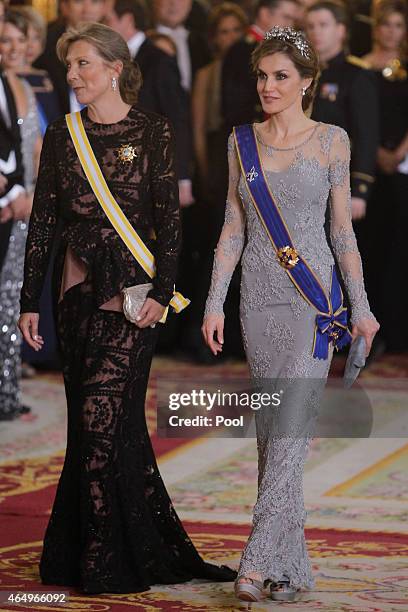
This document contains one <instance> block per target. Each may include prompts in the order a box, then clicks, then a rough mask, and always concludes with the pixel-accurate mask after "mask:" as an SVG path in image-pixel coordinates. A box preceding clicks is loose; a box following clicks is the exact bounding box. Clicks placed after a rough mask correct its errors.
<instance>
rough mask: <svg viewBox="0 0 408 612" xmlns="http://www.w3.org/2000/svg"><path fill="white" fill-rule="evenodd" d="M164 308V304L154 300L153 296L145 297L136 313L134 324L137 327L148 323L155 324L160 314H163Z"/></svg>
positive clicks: (145, 325)
mask: <svg viewBox="0 0 408 612" xmlns="http://www.w3.org/2000/svg"><path fill="white" fill-rule="evenodd" d="M165 310H166V307H165V306H162V304H159V302H156V300H154V299H153V298H146V301H145V303H144V304H143V306H142V308H141V309H140V310H139V313H138V315H137V317H136V318H137V319H138V320H137V321H136V325H137V326H138V327H149V325H155V324H156V323H157V322H158V321H160V319H161V318H162V316H163V315H164V311H165Z"/></svg>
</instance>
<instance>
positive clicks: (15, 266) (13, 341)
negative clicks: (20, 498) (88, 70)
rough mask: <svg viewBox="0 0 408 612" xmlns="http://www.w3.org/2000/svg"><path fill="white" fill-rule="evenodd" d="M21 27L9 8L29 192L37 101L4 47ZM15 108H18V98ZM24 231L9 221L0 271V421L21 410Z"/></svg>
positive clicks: (13, 80) (7, 34) (37, 140)
mask: <svg viewBox="0 0 408 612" xmlns="http://www.w3.org/2000/svg"><path fill="white" fill-rule="evenodd" d="M21 28H22V29H21ZM24 28H25V20H24V19H23V18H22V16H17V17H16V19H14V14H13V13H12V12H11V11H10V13H9V14H8V15H7V17H6V22H5V31H4V32H3V36H2V43H1V47H0V48H1V49H2V62H3V66H4V68H5V69H7V72H8V77H9V82H10V84H11V86H12V88H13V86H14V87H15V91H16V92H17V95H18V97H19V98H20V100H22V101H23V105H25V107H26V112H25V115H24V116H21V115H20V118H19V123H20V134H21V153H22V158H23V165H24V187H25V189H26V191H27V193H28V194H30V193H31V194H32V192H33V190H34V181H35V175H36V168H35V165H36V164H35V157H36V153H39V150H40V148H41V136H40V126H39V118H38V112H37V104H36V100H35V96H34V93H33V91H32V89H31V87H30V85H29V84H28V83H27V81H25V80H24V79H20V78H19V77H17V76H16V75H15V74H14V68H19V66H20V63H19V60H22V59H23V57H24V53H25V48H24V45H20V47H19V49H20V52H21V58H19V55H18V54H14V55H13V56H12V58H11V60H10V64H9V63H8V59H9V55H8V53H7V49H6V45H7V47H9V46H10V44H9V43H8V40H9V39H12V38H13V37H20V36H21V35H24ZM15 97H16V96H15ZM17 107H19V104H18V101H17ZM20 107H21V105H20ZM27 232H28V219H27V221H15V222H14V223H13V227H12V230H11V234H10V241H9V246H8V250H7V255H6V258H5V260H4V265H3V268H2V270H1V273H0V420H12V419H13V418H15V417H16V416H18V415H19V413H20V410H21V397H20V383H19V380H20V369H21V357H20V350H21V334H20V332H19V331H18V328H17V319H18V315H19V312H20V291H21V286H22V284H23V271H24V254H25V244H26V239H27Z"/></svg>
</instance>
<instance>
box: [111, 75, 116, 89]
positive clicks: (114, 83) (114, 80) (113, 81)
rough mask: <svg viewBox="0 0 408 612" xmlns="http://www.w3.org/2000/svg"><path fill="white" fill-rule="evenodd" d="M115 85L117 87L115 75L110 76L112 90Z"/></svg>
mask: <svg viewBox="0 0 408 612" xmlns="http://www.w3.org/2000/svg"><path fill="white" fill-rule="evenodd" d="M116 87H117V81H116V78H115V77H112V89H113V91H116Z"/></svg>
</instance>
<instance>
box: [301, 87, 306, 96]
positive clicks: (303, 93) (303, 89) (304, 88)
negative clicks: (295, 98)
mask: <svg viewBox="0 0 408 612" xmlns="http://www.w3.org/2000/svg"><path fill="white" fill-rule="evenodd" d="M306 89H307V87H302V96H305V95H306Z"/></svg>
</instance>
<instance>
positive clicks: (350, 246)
mask: <svg viewBox="0 0 408 612" xmlns="http://www.w3.org/2000/svg"><path fill="white" fill-rule="evenodd" d="M329 181H330V186H331V188H330V238H331V243H332V247H333V251H334V255H335V257H336V259H337V262H338V264H339V267H340V271H341V274H342V277H343V280H344V284H345V287H346V290H347V294H348V297H349V300H350V305H351V323H352V324H353V325H354V324H356V323H358V321H359V320H360V319H363V318H370V319H375V317H374V315H373V314H372V313H371V311H370V306H369V304H368V300H367V294H366V292H365V288H364V277H363V268H362V264H361V257H360V253H359V250H358V246H357V240H356V237H355V234H354V230H353V225H352V217H351V195H350V141H349V138H348V136H347V134H346V132H345V131H344V130H343V129H341V128H339V129H338V131H337V133H336V135H335V136H334V138H333V141H332V145H331V149H330V160H329Z"/></svg>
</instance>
